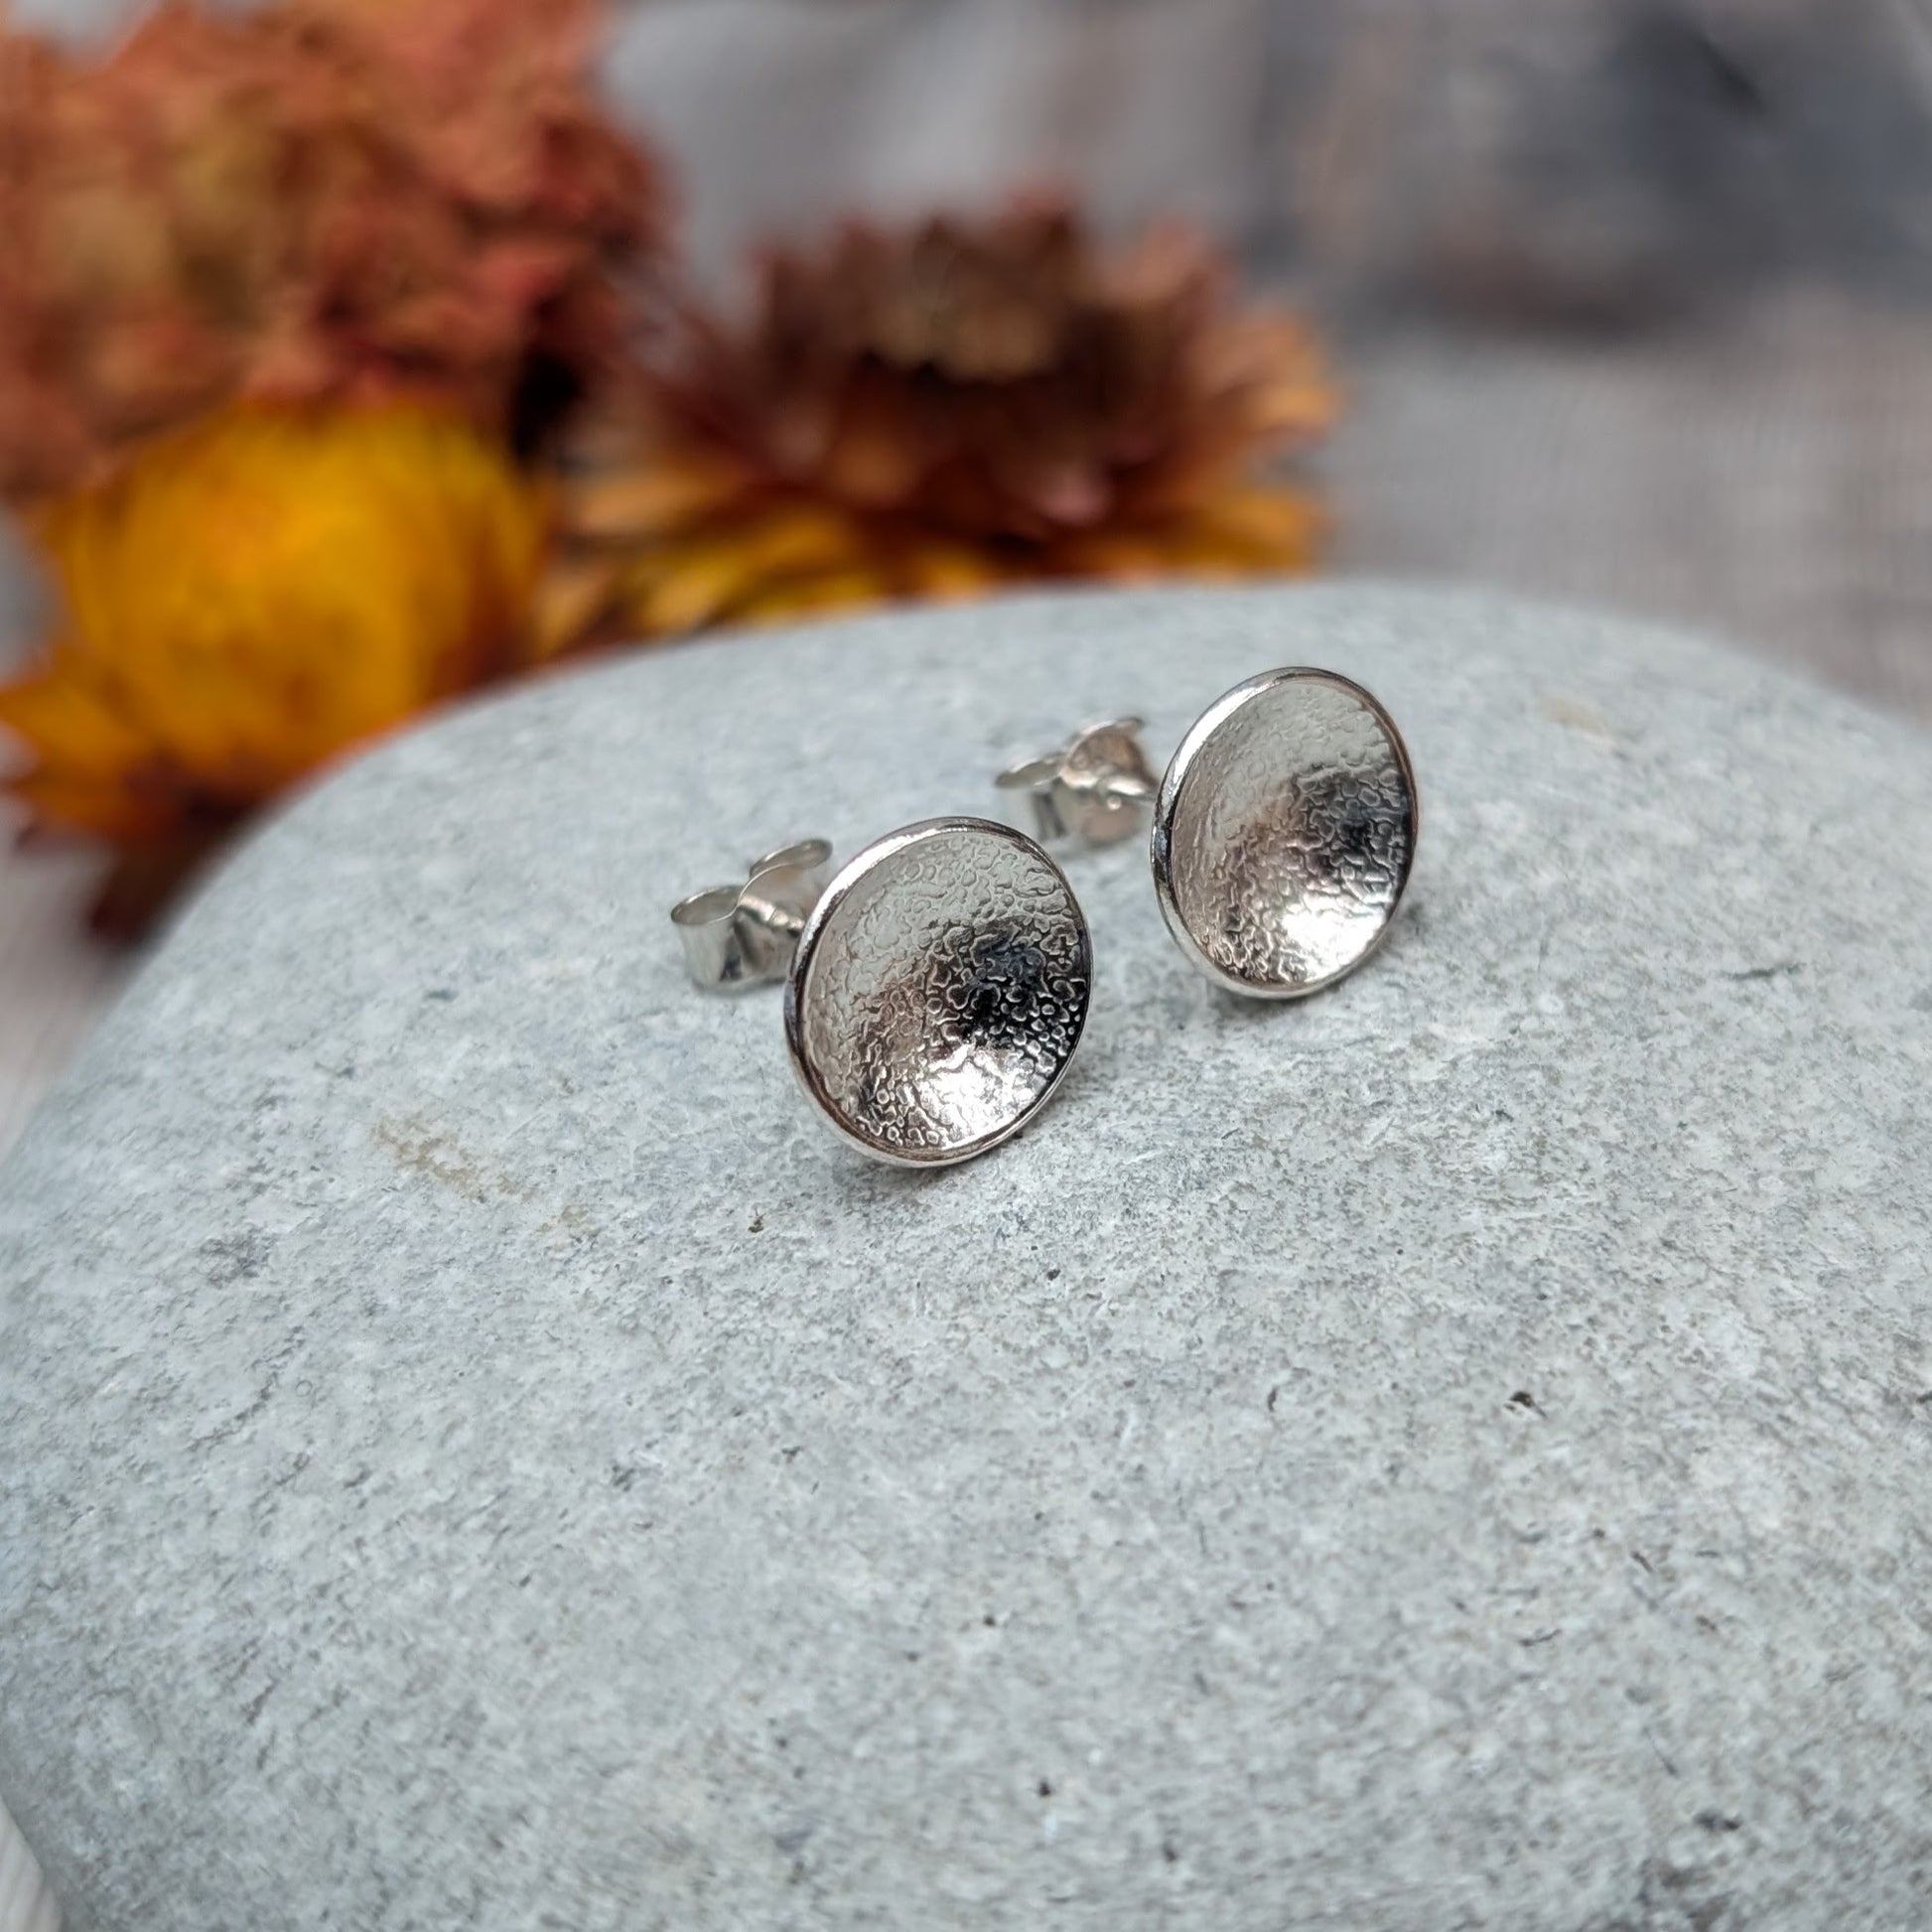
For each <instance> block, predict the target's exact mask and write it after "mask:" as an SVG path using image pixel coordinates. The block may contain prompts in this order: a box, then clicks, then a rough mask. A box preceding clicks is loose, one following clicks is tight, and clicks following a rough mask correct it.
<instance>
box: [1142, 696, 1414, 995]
mask: <svg viewBox="0 0 1932 1932" xmlns="http://www.w3.org/2000/svg"><path fill="white" fill-rule="evenodd" d="M1285 684H1322V685H1326V686H1328V687H1330V688H1331V689H1333V690H1338V691H1341V692H1344V693H1345V694H1346V695H1347V696H1349V697H1350V698H1353V699H1354V700H1355V701H1356V702H1357V703H1359V704H1360V705H1361V706H1362V708H1363V709H1364V710H1365V711H1367V712H1368V713H1369V715H1370V716H1371V717H1372V718H1373V719H1374V720H1375V722H1376V724H1377V725H1378V726H1380V727H1381V730H1382V733H1383V736H1384V737H1386V738H1387V740H1388V742H1389V749H1390V751H1391V752H1392V753H1393V754H1394V757H1395V762H1396V765H1397V767H1398V769H1399V770H1400V771H1401V773H1402V780H1403V784H1404V785H1405V787H1406V788H1407V790H1408V794H1409V850H1408V854H1407V856H1406V858H1405V860H1404V862H1403V867H1402V872H1401V876H1400V877H1399V878H1398V879H1397V880H1396V884H1395V893H1394V896H1393V897H1391V899H1390V900H1389V907H1388V912H1387V914H1386V916H1385V917H1384V918H1383V920H1382V923H1381V925H1380V926H1379V927H1378V928H1377V929H1376V931H1375V933H1374V935H1373V937H1371V938H1370V940H1369V942H1368V944H1367V945H1365V946H1364V947H1363V948H1362V950H1361V951H1360V952H1358V953H1357V954H1356V955H1355V957H1354V958H1353V959H1351V960H1349V961H1348V962H1347V963H1346V964H1345V965H1343V966H1339V967H1337V968H1336V969H1335V970H1334V971H1333V972H1332V973H1328V974H1326V975H1324V976H1323V977H1322V978H1320V979H1317V980H1309V981H1306V982H1304V983H1301V984H1297V985H1287V984H1281V985H1270V986H1257V985H1256V984H1255V983H1254V981H1252V980H1244V979H1242V978H1240V977H1239V976H1238V975H1236V974H1233V973H1230V972H1228V971H1227V969H1226V968H1225V967H1223V966H1222V965H1220V964H1219V963H1218V962H1217V961H1216V960H1214V959H1212V958H1211V957H1209V955H1208V953H1207V951H1206V949H1205V948H1204V947H1203V946H1202V945H1201V944H1200V942H1199V941H1198V940H1197V939H1196V938H1195V937H1194V934H1193V931H1192V929H1191V928H1190V927H1189V926H1188V923H1187V920H1186V918H1185V917H1184V916H1183V914H1182V913H1181V910H1180V901H1179V897H1178V893H1177V890H1176V887H1175V883H1174V876H1173V823H1174V815H1175V813H1176V812H1177V811H1178V809H1179V806H1180V800H1181V794H1182V793H1183V792H1184V791H1185V790H1186V787H1187V780H1188V777H1189V776H1190V775H1191V773H1192V769H1193V766H1194V762H1195V760H1196V759H1197V758H1198V757H1199V755H1200V754H1201V752H1202V751H1203V750H1204V749H1205V748H1206V746H1207V744H1208V742H1209V740H1211V739H1212V738H1213V737H1214V735H1215V734H1216V733H1217V732H1218V731H1219V730H1220V729H1221V727H1222V726H1223V725H1225V724H1226V723H1227V722H1228V721H1229V720H1230V719H1231V718H1232V717H1233V716H1234V715H1235V714H1236V713H1237V712H1239V711H1240V710H1242V709H1243V708H1244V707H1245V706H1247V705H1249V704H1251V703H1252V702H1253V701H1254V700H1255V699H1256V698H1258V697H1260V696H1262V695H1263V694H1264V693H1266V692H1270V691H1273V690H1276V689H1278V688H1279V687H1281V686H1282V685H1285ZM1422 819H1423V810H1422V791H1421V788H1420V787H1419V786H1418V784H1417V782H1416V767H1415V761H1414V759H1411V757H1410V755H1409V747H1408V744H1407V743H1406V742H1405V740H1404V739H1403V736H1402V732H1401V729H1400V728H1399V727H1398V726H1397V724H1396V722H1395V720H1394V719H1393V718H1392V717H1391V716H1390V715H1389V709H1388V707H1387V706H1386V705H1385V704H1383V702H1382V701H1381V699H1380V698H1378V697H1377V696H1376V695H1375V693H1374V692H1373V691H1371V690H1369V689H1368V687H1367V686H1366V685H1363V684H1359V683H1357V682H1356V681H1355V679H1353V678H1352V677H1348V676H1345V675H1344V674H1343V673H1342V672H1340V671H1331V670H1326V669H1323V668H1322V667H1321V666H1319V665H1313V664H1285V665H1282V666H1280V667H1279V668H1278V669H1276V670H1272V671H1257V672H1256V673H1255V674H1254V676H1252V677H1246V678H1243V679H1242V680H1241V682H1240V683H1239V684H1237V685H1235V686H1234V687H1233V689H1232V690H1229V691H1224V692H1222V694H1221V695H1220V696H1219V697H1218V698H1216V699H1215V700H1214V702H1213V703H1212V704H1211V705H1209V706H1208V707H1207V709H1206V710H1205V711H1203V712H1202V713H1201V715H1200V716H1199V717H1198V718H1196V719H1195V720H1194V722H1193V723H1192V724H1191V725H1190V726H1188V728H1187V732H1186V735H1185V736H1184V737H1183V738H1182V739H1181V741H1180V743H1179V745H1178V746H1177V747H1176V748H1175V750H1174V755H1173V758H1171V759H1169V760H1168V768H1167V770H1166V771H1165V772H1164V773H1163V774H1162V777H1161V789H1160V791H1159V793H1158V794H1157V795H1156V798H1155V802H1154V826H1153V830H1152V833H1151V834H1150V837H1149V846H1148V857H1149V863H1150V864H1151V866H1152V868H1153V871H1154V892H1155V897H1156V898H1157V899H1158V900H1159V902H1160V906H1161V917H1162V918H1163V920H1164V921H1165V922H1166V924H1167V927H1168V930H1169V932H1170V933H1172V934H1173V939H1174V942H1175V944H1176V945H1178V946H1179V948H1180V950H1181V951H1182V952H1183V953H1184V954H1186V956H1187V958H1188V960H1189V961H1190V962H1191V963H1192V964H1193V965H1194V966H1195V967H1196V968H1197V969H1198V970H1199V971H1200V972H1202V973H1203V974H1205V975H1206V976H1207V978H1208V979H1210V980H1212V981H1213V982H1214V984H1215V985H1217V986H1219V987H1222V988H1224V989H1225V990H1226V991H1228V992H1230V993H1236V994H1239V995H1240V996H1241V997H1242V998H1243V999H1245V1000H1306V999H1310V998H1311V997H1312V996H1313V995H1314V994H1316V993H1322V992H1325V991H1326V990H1327V989H1328V988H1329V987H1331V986H1335V985H1337V984H1339V982H1341V981H1342V980H1345V979H1346V978H1347V977H1348V976H1349V975H1350V974H1351V973H1353V972H1354V971H1355V970H1356V968H1357V967H1359V966H1362V965H1364V964H1366V963H1367V962H1368V961H1369V960H1371V959H1373V958H1374V957H1375V955H1376V954H1377V953H1378V952H1380V951H1381V949H1382V947H1383V945H1384V944H1385V943H1386V942H1387V940H1388V937H1389V934H1390V933H1391V932H1392V931H1393V930H1394V929H1395V922H1396V914H1397V913H1398V912H1399V911H1400V910H1401V907H1402V901H1403V899H1404V898H1405V897H1407V895H1408V891H1409V882H1410V880H1411V879H1412V878H1413V877H1414V876H1415V870H1416V852H1417V849H1418V848H1419V847H1420V846H1421V844H1422Z"/></svg>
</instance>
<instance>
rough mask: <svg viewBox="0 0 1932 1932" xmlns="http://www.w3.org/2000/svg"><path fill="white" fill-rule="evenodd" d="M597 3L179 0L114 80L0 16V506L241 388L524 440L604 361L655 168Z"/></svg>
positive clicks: (108, 457)
mask: <svg viewBox="0 0 1932 1932" xmlns="http://www.w3.org/2000/svg"><path fill="white" fill-rule="evenodd" d="M598 19H599V15H598V11H597V8H596V6H595V4H594V0H545V4H544V5H542V6H540V7H539V6H532V5H529V4H527V3H526V0H410V4H408V5H396V4H393V0H276V3H275V4H272V5H270V6H268V7H266V8H263V9H261V10H259V11H256V12H251V13H246V14H236V15H228V14H220V13H212V12H208V11H205V10H204V8H203V7H202V6H201V5H200V4H194V3H193V0H170V4H164V5H163V6H162V7H160V8H159V9H158V10H157V11H156V12H155V13H153V14H152V15H151V16H150V17H149V18H148V19H146V20H145V21H144V22H143V23H142V24H141V25H140V26H139V27H137V28H136V29H135V30H134V32H133V33H132V34H131V35H130V36H129V37H128V38H127V39H126V40H125V41H124V42H122V43H121V44H120V45H119V46H118V47H116V48H115V49H114V50H113V51H112V52H111V53H110V54H109V55H108V56H107V57H106V58H105V59H103V60H99V61H88V60H83V59H80V58H77V57H75V56H73V55H71V54H69V53H66V52H63V51H60V50H57V49H56V48H54V47H52V46H50V45H48V44H47V43H45V42H43V41H40V40H37V39H35V38H34V37H32V36H30V35H27V34H24V33H19V32H14V31H10V30H8V29H6V28H5V26H4V24H0V234H4V235H5V237H6V246H5V248H4V250H0V492H4V493H5V494H7V495H9V496H12V497H14V498H15V499H20V498H23V497H28V496H33V495H38V494H41V493H44V492H47V491H51V490H58V489H64V488H69V487H73V486H76V485H80V484H84V483H89V482H91V481H94V480H95V479H97V478H98V477H99V475H100V474H101V473H102V472H103V471H104V469H105V468H107V467H108V465H109V464H110V462H111V461H112V460H113V458H114V457H115V456H116V455H118V454H119V452H120V451H121V450H122V448H123V447H124V446H125V445H127V444H128V443H130V442H131V441H133V440H135V439H138V438H141V437H145V436H147V435H149V434H151V433H153V432H154V431H156V430H159V429H163V428H166V427H169V426H171V425H173V424H176V423H178V422H180V421H182V420H183V419H184V418H186V417H188V416H190V415H193V414H196V413H199V412H201V411H203V410H205V409H208V408H211V407H214V406H216V405H218V404H220V403H222V402H225V401H228V400H230V399H232V398H234V397H237V396H257V397H269V398H274V399H278V400H297V399H311V398H317V397H324V396H345V397H354V398H356V399H366V398H368V397H370V396H372V395H381V394H384V393H390V392H396V391H406V392H410V393H415V394H428V395H433V396H435V397H437V398H439V399H442V400H445V401H451V402H455V403H456V404H457V405H458V406H460V407H461V408H463V409H464V410H465V411H466V412H467V413H468V414H469V415H470V416H471V417H472V419H473V420H475V421H476V422H477V423H478V424H479V425H480V426H482V427H483V428H485V429H487V430H489V431H490V432H491V433H507V434H509V435H510V436H511V437H512V438H513V439H515V440H519V441H522V442H525V443H527V442H529V441H531V440H533V439H534V438H535V437H536V436H538V435H539V434H540V433H541V432H542V431H543V429H544V428H545V427H547V425H548V424H549V422H550V421H551V420H553V419H554V417H555V415H556V414H557V412H558V410H559V408H560V406H561V405H563V404H564V403H566V402H568V401H569V400H570V399H571V397H572V396H573V395H574V394H575V393H576V392H577V391H578V390H579V389H581V388H582V387H583V386H585V385H586V384H587V383H589V382H590V381H591V380H593V379H594V378H595V377H596V376H597V375H598V373H599V372H600V371H601V370H602V368H603V367H604V365H605V364H606V363H607V361H608V360H609V359H610V358H611V357H612V356H613V354H614V352H615V350H616V347H617V345H618V340H619V330H620V315H619V303H618V296H617V292H616V289H615V287H614V277H615V275H616V274H617V273H618V272H619V271H621V270H622V269H623V268H625V267H626V266H627V265H628V264H630V263H631V262H633V261H634V260H636V259H637V258H638V257H639V256H640V254H642V253H643V252H644V251H647V250H648V249H650V248H651V247H652V246H654V245H655V244H656V243H657V241H658V240H659V236H660V227H661V221H662V212H661V209H662V196H661V192H660V189H659V185H658V179H657V175H656V171H655V170H654V168H653V166H652V164H651V163H650V162H649V161H648V159H646V157H644V156H643V155H642V154H640V153H639V151H638V150H637V149H636V147H635V146H634V145H632V144H631V143H630V142H629V141H628V140H627V139H625V137H624V136H623V135H622V134H621V132H619V130H618V129H617V128H616V127H614V126H613V125H612V124H611V122H610V121H609V120H608V119H607V118H606V117H605V115H604V114H603V112H602V110H601V109H600V107H599V106H598V104H597V102H596V101H595V100H594V99H593V98H592V96H591V94H590V92H589V91H588V89H587V85H586V81H585V69H586V67H587V64H588V59H589V53H590V42H591V37H592V35H593V33H594V31H595V29H596V27H597V24H598Z"/></svg>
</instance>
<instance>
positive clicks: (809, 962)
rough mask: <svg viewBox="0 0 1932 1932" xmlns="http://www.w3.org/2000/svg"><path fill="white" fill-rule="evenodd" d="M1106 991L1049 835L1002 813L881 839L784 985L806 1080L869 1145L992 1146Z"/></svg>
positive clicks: (934, 1162) (1033, 1099) (880, 1152)
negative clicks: (1100, 989) (995, 818)
mask: <svg viewBox="0 0 1932 1932" xmlns="http://www.w3.org/2000/svg"><path fill="white" fill-rule="evenodd" d="M1092 986H1093V949H1092V944H1091V941H1090V939H1089V937H1088V933H1087V922H1086V919H1085V918H1084V917H1083V916H1082V914H1081V911H1080V906H1079V902H1078V901H1077V900H1076V899H1075V898H1074V897H1073V893H1072V890H1071V888H1069V887H1068V885H1067V883H1066V878H1065V875H1064V874H1062V873H1061V871H1060V869H1059V867H1058V866H1056V865H1055V864H1054V863H1053V862H1052V860H1051V859H1049V858H1048V857H1047V856H1046V854H1045V853H1044V852H1042V851H1041V850H1040V848H1039V847H1038V846H1037V845H1035V843H1034V841H1033V840H1031V839H1029V838H1027V837H1026V836H1025V835H1024V834H1023V833H1020V832H1017V831H1015V830H1014V829H1013V828H1012V827H1010V826H1006V825H997V824H994V823H993V822H991V821H990V820H987V819H977V818H941V819H931V820H927V821H925V822H924V823H922V824H918V825H909V826H907V827H905V828H904V829H903V830H902V831H898V832H895V833H892V834H891V835H890V836H889V837H887V838H884V839H881V840H879V841H878V842H877V843H876V844H873V845H870V846H868V847H867V848H866V849H865V850H864V851H863V852H861V853H860V854H859V855H858V857H857V858H855V859H854V860H853V861H852V863H851V864H850V865H848V866H847V867H846V868H845V870H844V871H843V872H841V873H840V874H839V876H838V877H837V878H836V879H835V880H833V882H832V884H831V886H830V887H829V888H828V889H827V890H826V894H825V897H823V898H822V899H821V900H820V901H819V905H818V909H817V911H816V912H815V913H814V914H813V916H812V918H811V919H810V920H809V921H808V922H807V924H806V927H805V932H804V936H803V937H802V938H801V939H800V941H799V945H798V962H797V967H796V969H795V971H794V972H793V975H792V978H791V980H790V982H789V984H788V985H787V986H786V989H785V1037H786V1040H787V1041H788V1043H789V1045H790V1047H791V1054H792V1062H793V1064H794V1065H795V1066H796V1068H797V1070H798V1075H799V1078H800V1079H801V1080H802V1081H803V1082H804V1085H805V1091H806V1092H807V1093H809V1094H810V1095H811V1097H812V1098H813V1099H814V1100H815V1101H817V1103H818V1104H819V1106H820V1107H821V1108H823V1109H824V1111H825V1114H826V1116H827V1118H828V1119H829V1120H830V1121H831V1123H832V1125H833V1126H834V1128H836V1129H837V1130H838V1131H839V1132H840V1133H841V1134H843V1135H844V1136H845V1137H846V1138H847V1139H848V1140H851V1141H853V1142H855V1143H856V1144H857V1145H858V1146H860V1147H861V1148H863V1149H864V1150H865V1151H866V1152H867V1153H868V1154H872V1155H874V1156H876V1157H878V1158H879V1159H881V1160H886V1161H895V1162H899V1163H902V1164H904V1165H906V1166H917V1167H928V1166H938V1165H942V1164H944V1163H946V1162H951V1161H964V1160H967V1159H969V1158H970V1157H971V1156H973V1155H975V1154H983V1153H984V1152H985V1151H986V1150H987V1149H988V1148H990V1147H993V1146H996V1145H997V1144H998V1143H999V1142H1001V1141H1003V1140H1005V1139H1006V1138H1007V1136H1008V1135H1009V1134H1012V1133H1014V1132H1015V1131H1016V1130H1017V1129H1018V1128H1019V1127H1021V1126H1022V1125H1023V1124H1024V1123H1025V1122H1026V1120H1027V1119H1028V1118H1029V1117H1030V1116H1031V1115H1032V1114H1033V1113H1034V1112H1035V1111H1036V1110H1037V1109H1038V1108H1039V1107H1040V1106H1041V1105H1042V1104H1043V1103H1044V1102H1045V1100H1046V1099H1047V1097H1048V1096H1049V1095H1050V1094H1051V1093H1052V1091H1053V1089H1054V1087H1055V1086H1056V1085H1058V1083H1059V1080H1060V1077H1061V1075H1062V1074H1063V1073H1064V1072H1065V1071H1066V1068H1067V1064H1068V1062H1069V1061H1070V1060H1071V1059H1072V1056H1073V1049H1074V1047H1075V1046H1076V1045H1078V1044H1079V1039H1080V1030H1081V1028H1082V1027H1083V1026H1084V1025H1085V1024H1086V1017H1087V1001H1088V998H1089V996H1090V994H1091V992H1092Z"/></svg>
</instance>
